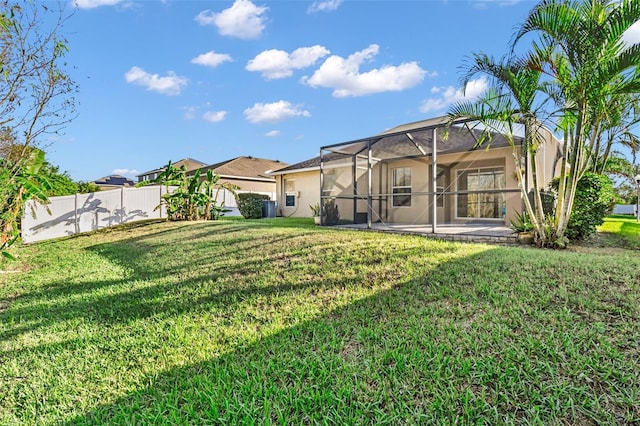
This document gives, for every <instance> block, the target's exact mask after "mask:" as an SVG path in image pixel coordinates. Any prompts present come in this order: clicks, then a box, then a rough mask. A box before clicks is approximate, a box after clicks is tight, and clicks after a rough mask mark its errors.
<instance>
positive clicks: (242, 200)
mask: <svg viewBox="0 0 640 426" xmlns="http://www.w3.org/2000/svg"><path fill="white" fill-rule="evenodd" d="M269 199H270V198H269V196H268V195H264V194H251V193H246V194H237V195H236V201H237V203H238V210H240V214H241V215H242V216H243V217H244V218H245V219H260V218H261V217H262V201H264V200H269Z"/></svg>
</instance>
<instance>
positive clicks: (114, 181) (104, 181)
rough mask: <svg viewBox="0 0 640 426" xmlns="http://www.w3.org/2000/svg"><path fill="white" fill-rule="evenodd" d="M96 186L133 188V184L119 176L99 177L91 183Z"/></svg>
mask: <svg viewBox="0 0 640 426" xmlns="http://www.w3.org/2000/svg"><path fill="white" fill-rule="evenodd" d="M93 183H95V184H96V185H98V186H101V185H109V186H134V185H135V183H134V182H133V181H132V180H131V179H129V178H126V177H124V176H120V175H109V176H105V177H101V178H100V179H96V180H94V181H93Z"/></svg>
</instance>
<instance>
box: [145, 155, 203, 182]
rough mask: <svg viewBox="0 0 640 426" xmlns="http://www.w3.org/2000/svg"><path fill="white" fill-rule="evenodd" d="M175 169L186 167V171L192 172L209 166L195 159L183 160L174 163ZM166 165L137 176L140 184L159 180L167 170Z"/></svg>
mask: <svg viewBox="0 0 640 426" xmlns="http://www.w3.org/2000/svg"><path fill="white" fill-rule="evenodd" d="M172 165H173V167H175V168H177V169H179V168H180V167H182V166H184V167H185V169H186V170H187V172H190V171H192V170H196V169H198V168H200V167H205V166H206V165H207V164H206V163H203V162H202V161H198V160H194V159H193V158H183V159H182V160H178V161H176V162H174V163H172ZM165 166H166V164H165V165H163V166H161V167H158V168H157V169H153V170H149V171H147V172H144V173H140V174H139V175H137V176H136V177H137V178H138V182H144V181H146V180H154V179H155V178H157V177H158V176H159V175H160V173H162V172H163V171H164V169H165V168H166V167H165Z"/></svg>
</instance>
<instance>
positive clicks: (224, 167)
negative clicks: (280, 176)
mask: <svg viewBox="0 0 640 426" xmlns="http://www.w3.org/2000/svg"><path fill="white" fill-rule="evenodd" d="M287 165H288V164H287V163H282V162H280V161H278V160H268V159H266V158H256V157H251V156H242V157H236V158H232V159H230V160H226V161H221V162H220V163H215V164H211V165H208V166H204V167H202V168H201V169H200V172H201V173H202V174H203V175H205V174H206V173H207V170H213V172H214V173H215V174H217V175H220V182H221V183H230V184H233V185H236V186H238V187H239V188H240V189H239V190H238V192H260V193H269V194H273V196H275V193H276V180H275V178H274V177H273V176H269V175H267V172H269V171H272V170H278V169H281V168H282V167H286V166H287ZM194 171H195V170H193V171H192V172H191V173H188V174H193V172H194Z"/></svg>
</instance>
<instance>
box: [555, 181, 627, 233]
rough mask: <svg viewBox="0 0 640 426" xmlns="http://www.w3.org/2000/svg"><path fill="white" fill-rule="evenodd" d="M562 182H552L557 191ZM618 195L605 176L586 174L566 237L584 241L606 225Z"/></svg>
mask: <svg viewBox="0 0 640 426" xmlns="http://www.w3.org/2000/svg"><path fill="white" fill-rule="evenodd" d="M559 183H560V180H559V178H556V179H554V180H553V181H552V182H551V187H552V188H553V190H555V191H557V190H558V186H559ZM615 200H616V195H615V191H614V190H613V184H612V183H611V180H610V179H609V178H608V177H607V176H604V175H599V174H595V173H591V172H587V173H585V174H584V175H583V176H582V178H580V180H579V181H578V187H577V191H576V196H575V200H574V204H573V210H572V212H571V217H570V218H569V225H568V226H567V231H566V235H567V237H569V238H570V239H572V240H583V239H585V238H587V237H589V236H590V235H591V234H593V233H594V232H595V231H596V227H597V226H599V225H602V224H603V223H604V217H605V216H607V215H608V214H610V213H611V209H612V208H613V204H614V203H615Z"/></svg>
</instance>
